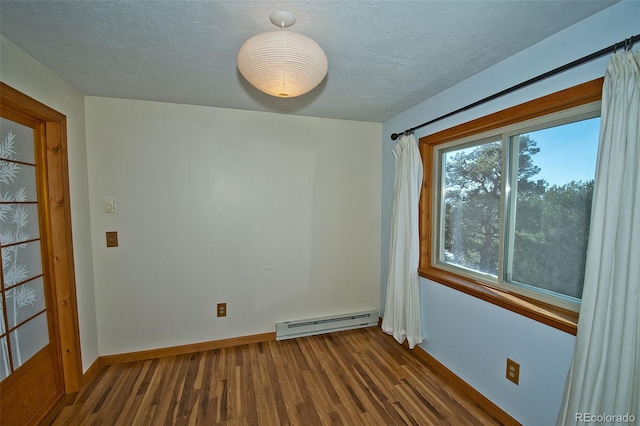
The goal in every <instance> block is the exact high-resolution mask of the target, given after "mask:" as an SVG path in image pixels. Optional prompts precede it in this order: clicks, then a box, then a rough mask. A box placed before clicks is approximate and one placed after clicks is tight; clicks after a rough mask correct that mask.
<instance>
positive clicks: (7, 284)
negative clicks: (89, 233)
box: [0, 118, 49, 380]
mask: <svg viewBox="0 0 640 426" xmlns="http://www.w3.org/2000/svg"><path fill="white" fill-rule="evenodd" d="M0 135H1V137H2V139H1V141H0V248H1V250H0V251H1V253H2V286H1V289H0V290H1V291H0V295H1V296H0V298H1V300H0V301H1V302H2V304H1V305H0V317H1V318H2V319H1V320H0V380H3V379H5V378H6V377H8V376H10V375H11V374H12V373H13V372H14V371H15V370H16V369H18V368H19V367H20V366H22V365H23V364H24V363H25V362H26V361H28V360H29V359H30V358H31V357H33V356H34V355H35V354H36V353H38V351H40V350H41V349H42V348H44V347H45V346H46V345H47V344H48V343H49V328H48V322H47V312H46V303H45V291H44V288H45V285H44V279H45V277H44V275H43V267H42V247H41V240H40V222H39V218H38V187H37V169H36V158H35V155H36V154H35V149H34V131H33V129H31V128H30V127H26V126H23V125H21V124H18V123H16V122H13V121H11V120H7V119H5V118H0Z"/></svg>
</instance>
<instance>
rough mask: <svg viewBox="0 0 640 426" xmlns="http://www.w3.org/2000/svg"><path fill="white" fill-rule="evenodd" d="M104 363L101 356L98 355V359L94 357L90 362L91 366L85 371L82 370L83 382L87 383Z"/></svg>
mask: <svg viewBox="0 0 640 426" xmlns="http://www.w3.org/2000/svg"><path fill="white" fill-rule="evenodd" d="M104 365H105V363H104V361H103V360H102V357H98V359H96V360H95V361H94V362H93V364H91V367H89V368H87V371H85V372H84V375H83V383H89V382H90V381H91V379H93V378H94V377H95V376H96V374H98V371H100V369H101V368H102V367H103V366H104Z"/></svg>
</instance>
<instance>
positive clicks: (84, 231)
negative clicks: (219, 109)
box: [0, 36, 98, 370]
mask: <svg viewBox="0 0 640 426" xmlns="http://www.w3.org/2000/svg"><path fill="white" fill-rule="evenodd" d="M0 79H2V81H3V82H4V83H6V84H8V85H9V86H12V87H13V88H14V89H17V90H19V91H21V92H22V93H25V94H26V95H29V96H30V97H32V98H34V99H36V100H37V101H39V102H42V103H43V104H45V105H47V106H49V107H51V108H53V109H55V110H56V111H58V112H60V113H62V114H64V115H66V116H67V145H68V156H69V157H68V158H69V187H70V193H71V221H72V229H73V248H74V258H75V272H76V289H77V296H78V317H79V323H80V343H81V350H82V365H83V368H84V370H86V369H87V368H89V367H90V366H91V364H92V363H93V362H94V361H95V360H96V358H97V357H98V337H97V326H96V317H95V299H94V288H93V265H92V256H91V240H90V223H89V210H88V208H89V188H88V183H87V152H86V145H85V122H84V96H83V95H82V94H81V93H80V92H78V91H77V90H75V89H74V88H73V87H71V86H69V85H68V84H67V83H65V82H64V81H62V80H61V79H60V78H59V77H58V76H56V75H55V74H54V73H52V72H51V71H49V70H48V69H46V68H45V67H43V66H42V65H41V64H40V63H38V62H36V61H35V60H34V59H33V58H32V57H30V56H28V55H27V54H26V53H24V52H23V51H22V50H20V49H19V48H18V47H16V46H15V45H14V44H13V43H11V42H10V41H9V40H7V39H6V38H4V37H2V36H0Z"/></svg>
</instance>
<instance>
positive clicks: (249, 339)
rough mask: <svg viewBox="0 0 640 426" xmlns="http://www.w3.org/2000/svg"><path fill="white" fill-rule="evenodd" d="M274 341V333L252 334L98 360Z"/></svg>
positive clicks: (114, 360)
mask: <svg viewBox="0 0 640 426" xmlns="http://www.w3.org/2000/svg"><path fill="white" fill-rule="evenodd" d="M275 339H276V333H275V332H270V333H262V334H253V335H250V336H243V337H233V338H230V339H222V340H214V341H210V342H202V343H193V344H190V345H181V346H172V347H168V348H160V349H151V350H147V351H139V352H129V353H124V354H116V355H106V356H102V357H100V358H98V359H99V360H100V362H101V363H102V365H110V364H120V363H124V362H131V361H144V360H148V359H154V358H162V357H166V356H175V355H185V354H191V353H194V352H201V351H210V350H212V349H220V348H228V347H232V346H240V345H247V344H249V343H260V342H267V341H270V340H275ZM96 362H97V361H96ZM94 365H95V363H94ZM102 365H101V366H102ZM92 367H93V366H92ZM98 370H99V368H98ZM96 371H97V370H96Z"/></svg>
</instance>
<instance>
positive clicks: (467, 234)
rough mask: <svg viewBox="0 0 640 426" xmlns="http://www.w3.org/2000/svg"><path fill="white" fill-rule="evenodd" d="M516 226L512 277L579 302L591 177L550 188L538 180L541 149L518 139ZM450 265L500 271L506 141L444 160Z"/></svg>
mask: <svg viewBox="0 0 640 426" xmlns="http://www.w3.org/2000/svg"><path fill="white" fill-rule="evenodd" d="M517 144H518V148H519V161H518V172H517V185H516V188H514V190H515V191H514V192H515V194H516V200H517V201H516V211H515V218H516V219H515V226H514V228H515V229H514V235H513V239H512V240H509V239H505V241H507V242H508V243H509V246H508V249H509V250H510V252H511V253H512V262H511V265H512V276H511V280H512V281H514V282H518V283H521V284H526V285H532V286H535V287H539V288H542V289H546V290H549V291H553V292H557V293H561V294H566V295H570V296H573V297H577V298H580V296H581V292H582V282H583V279H584V266H585V260H584V259H585V253H586V246H587V240H588V230H589V219H590V216H591V198H592V194H593V180H591V181H588V182H582V181H580V182H571V183H568V184H566V185H562V186H557V185H553V186H549V183H548V182H546V181H545V180H542V179H537V180H536V179H535V177H536V175H537V174H538V173H539V172H540V168H539V167H538V166H536V165H535V163H534V161H533V156H535V154H537V153H538V152H540V148H538V146H537V144H536V142H535V141H534V140H532V139H531V138H530V137H529V136H527V135H524V136H522V135H521V136H519V140H518V141H517ZM445 164H446V166H445V187H446V188H447V191H446V194H445V200H444V202H445V206H444V207H445V219H444V226H445V241H444V257H445V261H447V262H449V263H452V264H456V265H459V266H462V267H465V268H469V269H472V270H477V271H481V272H484V273H488V274H491V275H494V276H497V274H498V257H499V256H498V255H499V250H500V248H499V243H500V214H501V188H502V176H501V175H502V146H501V142H493V143H488V144H484V145H480V146H478V147H476V148H474V149H463V150H459V151H454V152H452V153H448V154H447V156H446V162H445Z"/></svg>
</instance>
